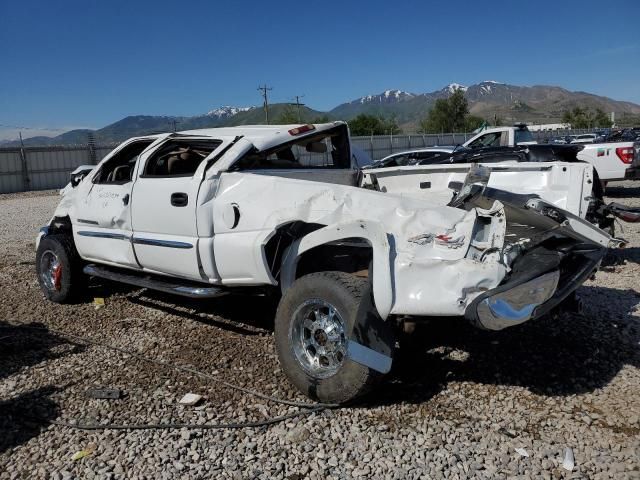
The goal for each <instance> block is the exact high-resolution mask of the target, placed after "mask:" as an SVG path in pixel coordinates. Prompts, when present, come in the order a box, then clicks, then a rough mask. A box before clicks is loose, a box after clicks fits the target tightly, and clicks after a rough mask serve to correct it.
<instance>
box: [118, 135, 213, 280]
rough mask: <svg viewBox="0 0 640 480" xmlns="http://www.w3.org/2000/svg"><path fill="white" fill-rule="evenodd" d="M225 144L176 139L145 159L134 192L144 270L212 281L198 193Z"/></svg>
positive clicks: (135, 231)
mask: <svg viewBox="0 0 640 480" xmlns="http://www.w3.org/2000/svg"><path fill="white" fill-rule="evenodd" d="M221 144H222V141H221V140H214V139H211V138H202V137H186V136H172V137H171V138H169V139H167V140H166V141H165V143H164V144H162V145H161V146H160V147H159V148H157V149H156V150H155V151H153V152H150V153H149V155H147V156H146V158H142V159H141V161H140V163H139V165H138V178H137V180H136V183H135V185H134V188H133V202H132V211H131V215H132V225H133V247H134V250H135V254H136V256H137V258H138V261H139V262H140V265H142V267H143V269H144V270H146V271H149V272H153V273H160V274H165V275H175V276H179V277H183V278H188V279H192V280H200V281H203V280H205V281H208V280H210V278H209V276H207V275H205V274H204V272H203V273H201V267H200V261H199V258H200V256H199V251H198V248H199V238H198V229H197V218H196V213H197V207H198V191H199V189H200V185H201V183H202V178H203V173H204V169H205V166H206V161H207V160H208V158H209V157H210V156H212V155H213V153H214V151H215V150H216V149H217V148H218V147H219V146H220V145H221Z"/></svg>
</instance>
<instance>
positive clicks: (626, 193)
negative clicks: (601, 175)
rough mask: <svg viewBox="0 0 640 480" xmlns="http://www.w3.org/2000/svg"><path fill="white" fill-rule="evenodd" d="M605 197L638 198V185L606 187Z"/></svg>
mask: <svg viewBox="0 0 640 480" xmlns="http://www.w3.org/2000/svg"><path fill="white" fill-rule="evenodd" d="M605 196H606V197H610V198H612V199H614V198H638V197H640V185H638V186H637V187H636V186H633V187H616V186H608V187H607V191H606V193H605Z"/></svg>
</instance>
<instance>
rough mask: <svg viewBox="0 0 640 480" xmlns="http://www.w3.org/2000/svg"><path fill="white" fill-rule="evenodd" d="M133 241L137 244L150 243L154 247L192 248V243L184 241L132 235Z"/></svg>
mask: <svg viewBox="0 0 640 480" xmlns="http://www.w3.org/2000/svg"><path fill="white" fill-rule="evenodd" d="M133 243H137V244H138V245H151V246H154V247H168V248H184V249H188V248H193V245H191V244H190V243H186V242H176V241H174V240H156V239H154V238H139V237H133Z"/></svg>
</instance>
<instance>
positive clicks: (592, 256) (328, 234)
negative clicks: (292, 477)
mask: <svg viewBox="0 0 640 480" xmlns="http://www.w3.org/2000/svg"><path fill="white" fill-rule="evenodd" d="M545 172H546V171H545ZM547 173H548V172H547ZM531 178H535V177H531ZM540 178H542V177H540ZM370 180H371V178H370V177H368V176H367V175H363V174H362V172H361V171H360V170H358V169H354V168H352V152H351V145H350V139H349V132H348V128H347V125H346V124H344V123H342V122H334V123H328V124H318V125H289V126H244V127H233V128H218V129H207V130H193V131H186V132H179V133H172V134H164V135H152V136H146V137H138V138H133V139H131V140H128V141H126V142H124V143H123V144H122V145H120V146H119V147H117V148H116V149H115V150H114V151H113V152H111V153H110V154H109V155H107V156H106V157H105V158H104V159H103V160H102V161H101V162H100V163H99V164H98V166H97V167H96V168H95V169H94V170H93V171H91V172H90V173H89V174H88V175H86V176H84V178H82V179H80V180H79V182H78V183H77V185H75V186H74V187H72V188H71V189H70V190H68V191H67V192H65V194H64V196H63V197H62V200H61V202H60V204H59V206H58V207H57V209H56V211H55V213H54V216H53V218H52V219H51V221H50V222H49V223H48V224H47V225H46V226H45V227H44V228H43V229H42V231H41V232H40V234H39V235H38V238H37V253H36V267H37V274H38V280H39V282H40V286H41V288H42V291H43V292H44V294H45V296H46V297H47V298H48V299H49V300H51V301H54V302H67V301H69V300H70V299H71V298H72V296H74V295H75V294H77V293H78V292H79V291H80V289H81V288H82V287H83V285H85V284H86V282H87V277H97V278H105V279H109V280H113V281H119V282H123V283H128V284H132V285H136V286H140V287H146V288H151V289H155V290H158V291H161V292H166V293H170V294H174V295H183V296H187V297H195V298H211V297H218V296H221V295H226V294H233V293H234V292H243V293H247V292H253V293H256V294H274V295H278V296H279V306H278V309H277V314H276V319H275V342H276V346H277V351H278V355H279V360H280V362H281V365H282V368H283V370H284V372H285V373H286V375H287V377H288V378H289V379H290V380H291V382H292V383H293V384H294V385H295V386H296V387H297V388H298V389H299V390H300V391H301V392H303V393H304V394H306V395H308V396H309V397H312V398H314V399H318V400H321V401H324V402H331V403H342V402H347V401H350V400H352V399H354V398H356V397H358V396H359V395H362V394H363V393H365V392H366V391H367V390H368V389H370V388H371V387H372V386H373V385H374V384H375V383H376V382H378V381H379V380H380V379H381V378H383V377H384V375H385V374H387V373H388V372H389V370H390V368H391V364H392V359H393V355H394V347H395V344H396V334H397V332H398V328H399V326H400V325H401V323H402V321H403V320H404V319H405V318H407V317H411V318H427V317H437V318H438V319H440V321H446V319H447V318H452V317H466V318H467V319H468V320H469V321H470V322H471V323H473V324H474V325H476V326H477V327H479V328H484V329H489V330H501V329H504V328H508V327H512V326H516V325H519V324H522V323H523V322H526V321H529V320H532V319H535V318H538V317H540V316H541V315H544V314H546V313H547V312H549V311H551V310H552V309H554V308H556V307H558V306H559V305H560V304H561V303H562V302H563V300H565V299H567V298H568V297H569V296H570V295H571V294H572V293H573V292H574V291H575V289H576V288H578V287H579V286H580V285H581V284H582V283H583V282H584V280H585V279H587V278H588V277H590V276H591V275H592V274H593V273H594V272H595V271H596V269H597V268H598V265H599V263H600V261H601V259H602V257H603V255H604V254H605V252H606V249H607V247H608V246H610V245H612V244H617V241H616V240H615V239H613V238H612V237H611V236H610V235H609V234H608V233H606V232H605V231H603V230H601V229H600V228H598V227H597V226H595V225H593V224H592V223H590V222H589V221H586V220H584V219H583V218H581V217H580V216H579V215H576V214H574V213H572V212H571V211H569V209H567V208H564V207H563V206H561V205H559V204H558V203H554V202H553V201H549V200H546V199H544V198H541V195H537V194H535V192H532V193H529V194H522V193H513V191H511V192H510V191H507V190H505V189H501V188H498V187H497V186H493V185H492V184H491V182H489V183H487V181H486V179H483V178H482V172H478V171H476V170H475V169H471V170H469V171H467V172H466V173H465V174H464V176H463V180H462V182H460V185H459V188H458V191H457V194H456V195H455V196H454V197H453V198H452V196H451V195H442V194H441V193H442V189H437V188H431V189H429V188H424V189H422V190H423V192H422V194H421V196H420V197H417V196H412V195H406V194H404V193H402V192H401V193H397V194H396V193H394V192H393V191H392V189H391V188H389V189H385V188H380V182H379V181H380V177H378V182H379V183H378V188H374V187H372V185H371V183H367V182H369V181H370ZM446 180H447V177H446V175H444V176H442V177H441V181H442V182H445V181H446ZM447 185H448V182H447ZM432 186H435V185H434V183H433V182H432ZM572 186H573V184H572V183H571V182H569V181H566V182H560V183H557V184H554V186H553V189H554V191H555V192H557V194H558V196H561V195H562V192H564V196H565V198H569V197H570V194H571V193H573V192H570V190H572ZM364 187H367V188H364ZM385 190H386V191H385ZM430 193H431V194H432V195H430ZM559 203H562V202H559ZM565 206H566V205H565Z"/></svg>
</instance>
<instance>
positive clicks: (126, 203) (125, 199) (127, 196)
mask: <svg viewBox="0 0 640 480" xmlns="http://www.w3.org/2000/svg"><path fill="white" fill-rule="evenodd" d="M122 203H124V204H125V205H129V194H128V193H127V194H126V195H125V196H124V197H122Z"/></svg>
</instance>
